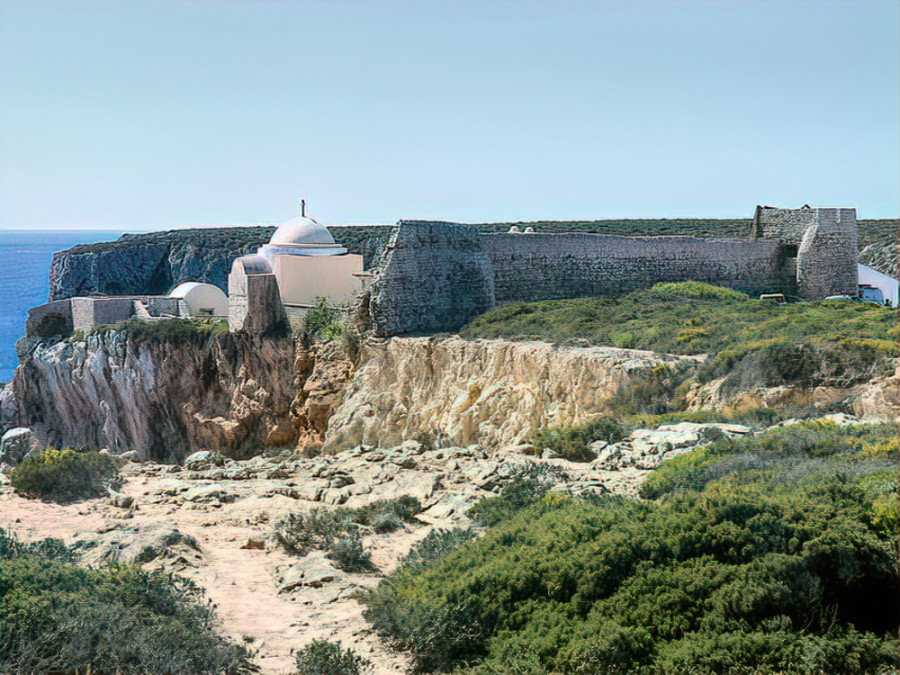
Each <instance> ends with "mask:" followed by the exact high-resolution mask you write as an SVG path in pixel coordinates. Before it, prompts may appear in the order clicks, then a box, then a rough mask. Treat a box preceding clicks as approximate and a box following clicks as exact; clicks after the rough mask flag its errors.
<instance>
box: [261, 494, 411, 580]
mask: <svg viewBox="0 0 900 675" xmlns="http://www.w3.org/2000/svg"><path fill="white" fill-rule="evenodd" d="M421 511H422V504H421V503H420V502H419V500H418V499H416V498H415V497H411V496H409V495H402V496H400V497H396V498H394V499H380V500H377V501H374V502H372V503H370V504H366V505H365V506H360V507H358V508H337V509H325V508H315V509H311V510H310V511H305V512H299V513H290V514H288V516H287V517H286V518H284V519H282V520H280V521H279V522H278V523H276V524H275V537H276V539H277V540H278V542H279V543H280V544H281V545H282V546H283V547H284V548H285V550H286V551H288V552H289V553H293V554H295V555H306V553H308V552H309V551H310V550H312V549H318V550H324V551H328V552H329V556H331V557H333V558H334V559H335V561H336V562H340V563H341V564H345V565H347V566H349V567H353V566H354V565H355V563H354V562H353V561H354V560H356V561H358V562H359V565H357V567H358V568H359V569H362V568H365V567H367V566H368V567H371V564H370V563H366V562H365V561H366V560H368V553H365V552H364V551H363V550H362V542H361V541H360V539H359V529H360V528H368V529H371V530H372V531H373V532H375V533H376V534H384V533H387V532H393V531H395V530H398V529H400V528H402V527H403V526H404V525H406V524H407V523H414V522H416V514H418V513H421Z"/></svg>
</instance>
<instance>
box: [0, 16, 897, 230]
mask: <svg viewBox="0 0 900 675" xmlns="http://www.w3.org/2000/svg"><path fill="white" fill-rule="evenodd" d="M898 28H900V3H898V2H897V1H896V0H848V1H846V2H837V1H829V0H813V1H794V2H788V1H781V2H776V1H774V0H773V1H768V0H746V1H744V2H741V1H737V0H733V1H732V0H715V1H712V0H710V1H704V2H701V1H687V0H684V1H682V0H671V1H666V2H662V1H650V0H628V1H624V0H623V1H621V2H612V1H609V2H604V1H600V0H597V1H594V2H589V1H586V0H585V1H575V0H569V1H558V0H557V1H549V0H548V1H546V2H542V1H528V0H522V1H513V0H503V1H500V0H494V1H491V0H478V1H477V2H475V1H466V0H454V1H452V2H441V1H438V0H434V1H429V0H416V1H407V2H399V1H397V2H383V1H380V0H370V1H367V2H361V1H357V2H351V1H341V0H331V1H327V2H303V1H301V0H296V1H293V2H287V1H273V0H269V1H266V0H257V1H253V2H250V1H249V0H247V1H244V2H236V1H227V0H205V1H200V0H178V1H177V2H175V1H166V0H154V1H152V2H149V1H145V0H129V1H128V2H124V1H121V0H116V1H115V2H111V1H107V2H85V1H82V0H59V1H55V2H49V1H42V0H0V228H2V229H36V228H45V229H104V228H108V229H115V230H131V231H141V230H152V229H169V228H174V227H186V226H209V225H228V224H237V223H259V222H269V223H277V222H281V221H284V220H287V219H289V218H291V217H293V216H295V215H296V213H297V203H298V200H299V199H300V198H301V197H303V198H305V199H306V200H307V202H308V204H309V213H310V214H311V215H313V216H315V217H316V218H317V219H319V220H320V221H323V222H327V223H338V222H344V223H352V222H360V223H375V222H381V223H389V222H395V221H396V220H398V219H400V218H430V219H444V220H452V221H460V222H487V221H530V220H544V219H550V220H563V219H566V220H568V219H603V218H663V217H668V218H676V217H708V218H734V217H740V218H749V217H751V216H752V214H753V209H754V207H755V205H756V204H771V205H776V206H786V207H791V206H800V205H802V204H805V203H808V204H812V205H817V206H833V205H846V206H856V207H857V208H858V211H859V216H860V217H861V218H896V217H897V216H898V206H900V196H898V189H900V188H898V185H900V169H898V164H900V160H898V157H900V140H898V132H900V129H898V127H900V124H898V119H900V93H898V82H900V30H898Z"/></svg>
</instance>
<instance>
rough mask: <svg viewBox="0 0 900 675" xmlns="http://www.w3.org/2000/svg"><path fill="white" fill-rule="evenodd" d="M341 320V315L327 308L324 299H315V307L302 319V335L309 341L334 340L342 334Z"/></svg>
mask: <svg viewBox="0 0 900 675" xmlns="http://www.w3.org/2000/svg"><path fill="white" fill-rule="evenodd" d="M343 319H344V317H343V313H342V312H341V311H340V310H339V309H336V308H334V307H331V306H329V304H328V302H327V301H326V300H325V298H316V305H315V307H313V308H312V309H310V310H308V311H307V312H306V316H304V317H303V333H304V335H305V336H306V337H307V339H309V340H322V341H324V342H330V341H331V340H336V339H337V338H339V337H341V334H342V333H343V330H344V320H343Z"/></svg>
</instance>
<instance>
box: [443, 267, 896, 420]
mask: <svg viewBox="0 0 900 675" xmlns="http://www.w3.org/2000/svg"><path fill="white" fill-rule="evenodd" d="M898 332H900V331H898V327H897V312H896V310H892V309H888V308H886V307H880V306H877V305H873V304H868V303H861V302H847V301H828V302H818V303H797V304H789V305H779V304H776V303H773V302H770V301H764V300H752V299H750V298H749V297H748V296H747V295H745V294H743V293H740V292H738V291H734V290H730V289H726V288H721V287H718V286H711V285H709V284H704V283H700V282H683V283H661V284H656V285H655V286H654V287H653V288H651V289H648V290H641V291H635V292H633V293H629V294H628V295H624V296H621V297H602V298H579V299H573V300H548V301H543V302H528V303H514V304H510V305H504V306H502V307H498V308H496V309H493V310H491V311H490V312H487V313H486V314H483V315H482V316H480V317H478V318H477V319H475V320H474V321H473V322H472V323H470V324H469V325H468V326H466V327H465V328H464V329H463V330H462V331H461V333H462V334H463V335H465V336H467V337H471V338H493V337H505V338H523V337H528V338H536V339H542V340H550V341H554V342H565V341H566V340H572V339H582V340H584V339H586V340H589V341H590V342H592V343H594V344H598V345H610V346H616V347H626V348H634V349H648V350H652V351H657V352H665V353H671V354H712V355H714V357H713V358H712V359H710V361H709V362H708V363H707V364H706V365H705V366H704V368H702V369H701V371H700V376H701V378H702V379H711V378H714V377H719V376H723V375H725V374H728V373H730V375H729V383H730V384H731V385H732V386H734V387H739V386H742V387H746V386H757V385H763V386H771V385H777V384H783V383H796V384H800V385H805V386H817V385H838V386H846V385H850V384H854V383H856V382H860V381H863V380H866V379H869V378H871V377H872V376H873V375H875V374H876V373H881V372H885V371H886V369H887V368H889V363H888V359H889V357H892V356H896V355H897V336H898ZM660 412H664V411H660Z"/></svg>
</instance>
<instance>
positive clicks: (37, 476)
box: [10, 448, 121, 500]
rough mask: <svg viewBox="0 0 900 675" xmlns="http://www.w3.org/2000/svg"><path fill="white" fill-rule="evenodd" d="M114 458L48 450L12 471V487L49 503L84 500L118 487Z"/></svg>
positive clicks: (118, 478) (100, 454)
mask: <svg viewBox="0 0 900 675" xmlns="http://www.w3.org/2000/svg"><path fill="white" fill-rule="evenodd" d="M120 480H121V479H120V477H119V464H118V460H117V459H116V458H115V457H112V456H110V455H107V454H102V453H99V452H96V451H93V450H75V449H71V448H66V449H64V450H56V449H54V448H48V449H46V450H44V451H43V452H41V453H40V454H38V455H35V456H33V457H29V458H28V459H26V460H25V461H24V462H22V463H21V464H19V465H18V466H17V467H16V468H15V469H13V472H12V474H11V475H10V482H11V483H12V485H13V487H14V488H15V489H16V490H18V491H20V492H25V493H28V494H32V495H35V496H37V497H46V498H49V499H58V500H67V499H86V498H89V497H98V496H101V495H104V494H106V492H107V488H110V487H116V486H117V485H118V484H119V483H120Z"/></svg>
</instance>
